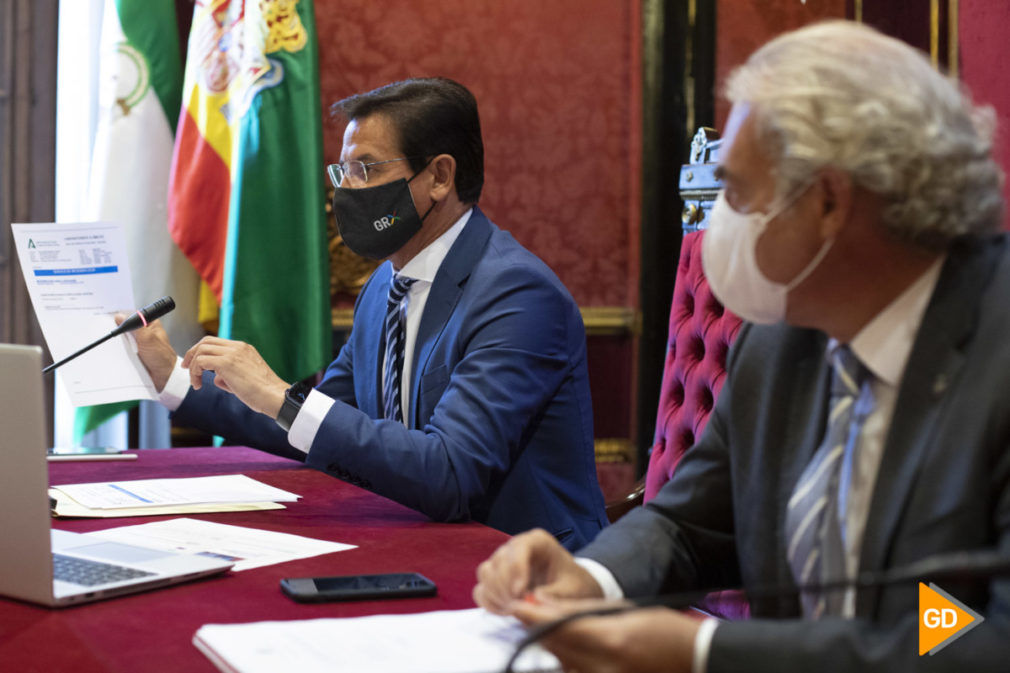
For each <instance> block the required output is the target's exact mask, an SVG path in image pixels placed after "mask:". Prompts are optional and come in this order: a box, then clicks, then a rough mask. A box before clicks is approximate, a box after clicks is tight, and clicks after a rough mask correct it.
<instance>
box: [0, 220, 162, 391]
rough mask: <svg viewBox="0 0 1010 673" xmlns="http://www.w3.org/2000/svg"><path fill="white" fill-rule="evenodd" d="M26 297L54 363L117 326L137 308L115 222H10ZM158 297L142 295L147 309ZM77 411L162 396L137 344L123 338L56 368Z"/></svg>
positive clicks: (112, 340)
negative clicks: (117, 314) (119, 314)
mask: <svg viewBox="0 0 1010 673" xmlns="http://www.w3.org/2000/svg"><path fill="white" fill-rule="evenodd" d="M11 230H12V231H13V234H14V246H15V248H16V249H17V251H18V260H19V261H20V262H21V270H22V272H23V273H24V277H25V283H26V284H27V285H28V294H29V296H30V297H31V300H32V306H33V307H34V308H35V315H36V316H37V317H38V320H39V325H41V327H42V334H43V335H44V336H45V338H46V343H47V344H48V345H49V351H50V352H51V353H52V355H53V358H54V361H59V360H62V359H63V358H65V357H67V356H68V355H71V354H72V353H75V352H77V351H78V350H80V349H81V348H83V347H84V346H87V345H88V344H89V343H91V342H93V341H95V340H97V339H99V338H101V337H103V336H105V335H106V334H108V333H109V332H111V331H112V330H113V329H115V327H116V322H115V320H113V317H112V316H113V314H114V313H115V312H117V311H124V312H129V311H131V310H132V309H134V308H136V306H137V304H135V303H134V297H133V290H132V287H133V286H132V284H131V283H130V263H129V260H128V259H127V253H126V241H125V238H124V236H123V231H122V229H121V228H120V227H119V225H117V224H111V223H108V222H83V223H77V224H11ZM157 298H158V297H141V300H142V301H143V302H144V303H145V304H146V303H150V302H151V301H153V300H155V299H157ZM58 371H59V372H60V375H61V377H62V379H63V382H64V383H65V384H66V388H67V392H68V393H69V395H70V401H71V402H72V403H73V404H74V405H75V406H88V405H92V404H105V403H108V402H124V401H126V400H153V399H157V393H156V391H155V388H154V384H153V383H152V382H151V377H150V376H149V375H148V373H147V370H146V369H145V368H144V366H143V364H141V362H140V358H139V357H138V356H137V353H136V345H135V343H134V341H133V340H132V339H131V338H129V337H127V336H119V337H116V338H114V339H110V340H109V341H106V342H105V343H103V344H102V345H101V346H98V347H96V348H94V349H93V350H90V351H88V352H87V353H85V354H83V355H81V356H80V357H78V358H77V359H75V360H72V361H70V362H68V363H67V364H65V365H62V366H61V367H60V368H59V370H58Z"/></svg>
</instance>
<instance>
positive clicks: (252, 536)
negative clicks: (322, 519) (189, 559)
mask: <svg viewBox="0 0 1010 673" xmlns="http://www.w3.org/2000/svg"><path fill="white" fill-rule="evenodd" d="M87 535H88V536H89V537H98V538H102V539H103V540H111V541H113V542H121V543H123V544H130V545H136V546H138V547H147V548H148V549H161V550H164V551H175V552H184V553H188V554H201V555H203V556H215V557H218V558H223V559H226V560H228V561H234V563H235V565H234V566H233V567H232V570H249V569H250V568H260V567H262V566H267V565H272V564H274V563H284V562H285V561H294V560H295V559H302V558H309V557H311V556H320V555H321V554H329V553H331V552H338V551H344V550H346V549H354V548H355V545H351V544H343V543H340V542H329V541H327V540H315V539H313V538H309V537H302V536H301V535H291V534H289V533H277V532H274V531H269V530H259V529H256V528H247V527H245V526H230V525H227V524H223V523H214V522H213V521H202V520H200V519H188V518H179V519H168V520H167V521H156V522H154V523H143V524H138V525H136V526H121V527H119V528H110V529H107V530H100V531H95V532H93V533H87ZM278 670H280V669H278Z"/></svg>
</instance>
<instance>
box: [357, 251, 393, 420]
mask: <svg viewBox="0 0 1010 673" xmlns="http://www.w3.org/2000/svg"><path fill="white" fill-rule="evenodd" d="M392 281H393V265H392V264H390V263H389V262H384V263H383V264H382V266H380V267H379V268H378V269H377V270H376V271H375V281H374V282H375V283H376V288H375V294H376V296H375V299H374V300H373V301H371V302H368V303H367V304H366V303H364V302H363V306H362V308H365V309H366V310H367V311H368V313H367V314H366V315H363V316H361V317H360V321H359V317H358V316H355V322H357V323H358V324H360V325H362V326H363V327H364V326H366V325H367V326H368V327H370V328H373V329H375V332H374V333H373V334H372V335H370V336H366V338H365V339H364V340H363V343H365V344H368V345H369V347H371V344H375V351H374V352H372V353H364V354H363V355H364V357H363V358H362V359H363V360H368V359H370V360H371V361H372V362H373V363H374V366H375V376H374V377H373V379H374V387H373V389H372V390H373V394H372V395H369V397H370V398H371V399H372V404H374V405H375V406H374V408H373V409H371V410H369V409H362V411H364V412H366V413H368V414H369V415H370V416H371V417H372V418H382V415H383V413H384V409H385V405H384V404H383V402H382V383H383V382H382V364H383V363H382V360H383V358H384V357H385V355H386V303H387V297H389V284H390V283H391V282H392Z"/></svg>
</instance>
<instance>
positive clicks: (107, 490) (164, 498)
mask: <svg viewBox="0 0 1010 673" xmlns="http://www.w3.org/2000/svg"><path fill="white" fill-rule="evenodd" d="M53 488H54V489H55V490H57V491H61V492H62V493H64V494H66V495H68V496H70V497H71V498H73V499H74V500H76V501H77V502H78V503H79V504H81V505H84V506H85V507H89V508H91V509H116V508H120V507H130V508H136V507H162V506H166V505H201V504H205V503H222V502H228V503H248V502H294V501H296V500H298V498H300V497H301V496H299V495H296V494H294V493H290V492H288V491H284V490H281V489H279V488H275V487H273V486H269V485H267V484H264V483H263V482H261V481H256V480H255V479H252V478H251V477H247V476H245V475H244V474H228V475H220V476H215V477H186V478H182V479H136V480H132V481H108V482H95V483H89V484H62V485H60V486H54V487H53Z"/></svg>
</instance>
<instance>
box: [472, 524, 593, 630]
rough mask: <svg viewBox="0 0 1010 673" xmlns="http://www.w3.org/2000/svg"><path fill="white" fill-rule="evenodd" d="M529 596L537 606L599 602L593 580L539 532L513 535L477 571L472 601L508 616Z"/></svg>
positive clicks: (565, 553)
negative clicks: (557, 601)
mask: <svg viewBox="0 0 1010 673" xmlns="http://www.w3.org/2000/svg"><path fill="white" fill-rule="evenodd" d="M531 592H532V596H533V598H534V599H536V600H538V601H541V602H546V601H549V600H555V599H558V598H603V590H602V589H600V585H599V584H597V583H596V580H595V579H593V576H592V575H590V574H589V572H588V571H586V570H585V569H584V568H583V567H582V566H580V565H579V564H577V563H576V562H575V557H573V556H572V555H571V554H570V553H569V552H568V550H566V549H565V548H564V547H562V546H561V545H560V544H559V543H558V541H557V540H556V539H554V536H553V535H551V534H550V533H548V532H547V531H545V530H541V529H537V530H533V531H530V532H528V533H522V534H521V535H516V536H515V537H514V538H512V539H511V540H509V541H508V542H506V543H505V544H503V545H502V546H501V547H499V548H498V549H497V550H495V552H494V553H493V554H492V555H491V558H489V559H488V560H486V561H484V562H483V563H481V564H480V566H478V567H477V586H476V587H474V590H473V599H474V601H475V602H476V603H477V605H479V606H481V607H483V608H485V609H487V610H489V611H491V612H494V613H497V614H501V615H508V614H513V610H514V609H515V607H516V605H517V604H520V603H522V601H523V599H524V598H525V597H526V596H527V594H530V593H531Z"/></svg>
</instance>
